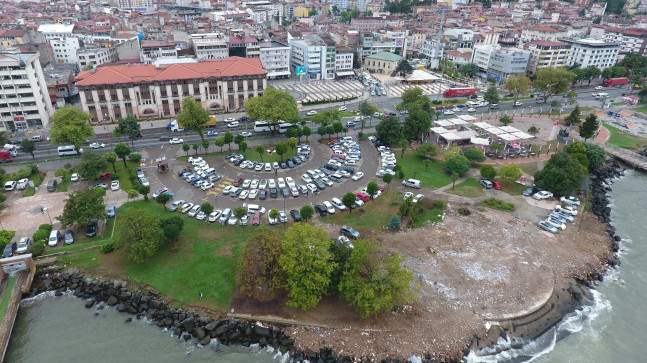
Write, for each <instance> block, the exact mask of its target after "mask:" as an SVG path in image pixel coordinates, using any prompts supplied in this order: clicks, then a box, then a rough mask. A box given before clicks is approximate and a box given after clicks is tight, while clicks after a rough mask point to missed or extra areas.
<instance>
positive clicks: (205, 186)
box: [200, 182, 213, 190]
mask: <svg viewBox="0 0 647 363" xmlns="http://www.w3.org/2000/svg"><path fill="white" fill-rule="evenodd" d="M211 188H213V183H212V182H204V183H203V184H202V185H201V186H200V189H202V190H208V189H211Z"/></svg>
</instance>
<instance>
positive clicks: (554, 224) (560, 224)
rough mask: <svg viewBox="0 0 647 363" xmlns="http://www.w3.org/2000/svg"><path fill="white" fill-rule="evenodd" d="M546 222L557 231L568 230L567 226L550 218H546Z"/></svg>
mask: <svg viewBox="0 0 647 363" xmlns="http://www.w3.org/2000/svg"><path fill="white" fill-rule="evenodd" d="M545 222H546V223H548V224H550V225H551V226H553V227H555V228H557V229H561V230H562V231H564V230H566V224H564V223H563V222H560V221H559V220H557V219H554V218H550V217H548V218H546V221H545Z"/></svg>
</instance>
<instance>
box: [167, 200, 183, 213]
mask: <svg viewBox="0 0 647 363" xmlns="http://www.w3.org/2000/svg"><path fill="white" fill-rule="evenodd" d="M184 203H185V202H184V201H183V200H176V201H175V202H173V203H172V204H171V206H170V207H168V211H169V212H175V211H176V210H177V209H178V208H179V207H180V206H181V205H183V204H184Z"/></svg>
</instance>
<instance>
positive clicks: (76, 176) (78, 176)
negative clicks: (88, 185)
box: [70, 173, 81, 182]
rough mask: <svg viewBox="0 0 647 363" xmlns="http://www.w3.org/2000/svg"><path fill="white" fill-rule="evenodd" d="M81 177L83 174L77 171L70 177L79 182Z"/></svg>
mask: <svg viewBox="0 0 647 363" xmlns="http://www.w3.org/2000/svg"><path fill="white" fill-rule="evenodd" d="M79 179H81V176H80V175H79V174H77V173H74V174H72V176H71V177H70V181H73V182H77V181H79Z"/></svg>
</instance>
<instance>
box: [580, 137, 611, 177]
mask: <svg viewBox="0 0 647 363" xmlns="http://www.w3.org/2000/svg"><path fill="white" fill-rule="evenodd" d="M584 147H585V148H586V157H587V159H589V169H591V170H593V169H597V168H599V167H601V166H602V165H604V162H605V160H606V159H607V152H606V151H605V150H604V149H603V148H602V147H600V146H599V145H596V144H591V143H590V142H585V143H584Z"/></svg>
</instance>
